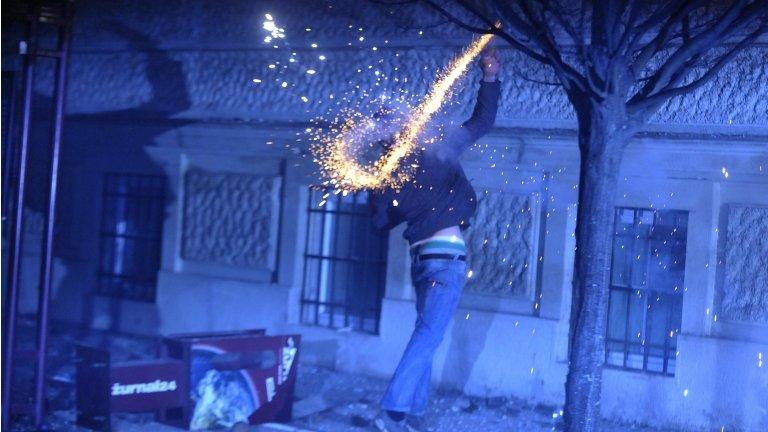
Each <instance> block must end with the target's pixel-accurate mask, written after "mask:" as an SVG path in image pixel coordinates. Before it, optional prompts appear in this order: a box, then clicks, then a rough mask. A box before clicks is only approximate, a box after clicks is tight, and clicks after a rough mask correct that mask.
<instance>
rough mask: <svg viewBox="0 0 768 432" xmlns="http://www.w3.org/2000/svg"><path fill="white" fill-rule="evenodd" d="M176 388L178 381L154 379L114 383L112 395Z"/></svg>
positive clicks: (155, 391) (154, 391) (164, 390)
mask: <svg viewBox="0 0 768 432" xmlns="http://www.w3.org/2000/svg"><path fill="white" fill-rule="evenodd" d="M175 390H176V381H162V380H159V379H158V380H154V381H150V382H147V383H136V384H120V383H114V384H112V396H124V395H132V394H139V393H162V392H172V391H175Z"/></svg>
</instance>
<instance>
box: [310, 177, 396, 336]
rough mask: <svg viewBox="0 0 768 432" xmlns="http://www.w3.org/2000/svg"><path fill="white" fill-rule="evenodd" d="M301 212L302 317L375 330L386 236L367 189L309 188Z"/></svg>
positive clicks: (339, 326)
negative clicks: (304, 216)
mask: <svg viewBox="0 0 768 432" xmlns="http://www.w3.org/2000/svg"><path fill="white" fill-rule="evenodd" d="M307 213H308V223H307V238H306V250H305V254H304V286H303V291H302V296H301V320H302V322H304V323H307V324H315V325H320V326H325V327H331V328H337V329H350V330H357V331H361V332H366V333H374V334H375V333H378V329H379V318H380V315H381V299H382V297H383V294H384V281H385V278H386V260H387V237H388V236H387V233H386V232H380V231H378V230H376V229H375V228H374V227H373V225H372V223H371V210H370V206H369V205H368V194H367V193H365V192H359V193H355V194H352V193H349V194H343V193H333V192H331V191H327V190H325V189H311V190H310V194H309V204H308V206H307Z"/></svg>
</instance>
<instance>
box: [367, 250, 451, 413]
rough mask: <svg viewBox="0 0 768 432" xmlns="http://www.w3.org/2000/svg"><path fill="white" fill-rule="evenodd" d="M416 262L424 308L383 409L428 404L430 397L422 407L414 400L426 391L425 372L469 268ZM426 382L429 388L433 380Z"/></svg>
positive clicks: (406, 409) (408, 409) (400, 409)
mask: <svg viewBox="0 0 768 432" xmlns="http://www.w3.org/2000/svg"><path fill="white" fill-rule="evenodd" d="M414 266H415V267H414V269H413V270H414V271H413V272H412V277H413V283H414V286H415V287H416V291H417V294H418V292H419V291H420V290H422V291H423V292H424V297H423V298H424V303H423V310H422V313H421V314H420V315H419V319H418V320H417V325H416V328H415V329H414V331H413V334H412V335H411V339H410V341H409V342H408V345H407V346H406V348H405V352H404V353H403V357H402V358H401V360H400V363H399V364H398V366H397V369H396V370H395V374H394V375H393V376H392V380H391V381H390V383H389V387H388V388H387V391H386V393H385V394H384V398H383V399H382V401H381V407H382V408H383V409H385V410H388V411H397V412H403V413H406V412H413V410H414V408H418V409H420V410H423V409H424V408H425V407H426V400H419V401H418V403H419V405H420V406H418V407H416V406H414V403H415V402H417V399H416V398H417V394H419V397H421V396H422V395H423V391H424V383H425V381H424V375H425V374H426V373H428V371H429V369H430V368H431V366H432V357H433V356H434V354H435V351H436V350H437V347H438V346H439V345H440V342H442V340H443V336H444V334H445V330H446V328H447V327H448V324H449V323H450V320H451V318H452V317H453V313H454V312H455V310H456V306H457V305H458V302H459V297H460V295H461V289H462V288H463V286H464V278H465V272H466V264H465V263H464V262H463V261H455V260H425V261H421V262H419V263H414ZM417 300H418V299H417ZM417 307H418V305H417ZM426 386H427V392H428V386H429V380H426Z"/></svg>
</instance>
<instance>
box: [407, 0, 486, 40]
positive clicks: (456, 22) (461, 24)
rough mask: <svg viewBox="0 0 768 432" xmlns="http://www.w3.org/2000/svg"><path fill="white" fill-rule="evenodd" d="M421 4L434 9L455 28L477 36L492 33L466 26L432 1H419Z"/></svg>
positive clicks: (484, 29) (480, 28)
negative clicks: (454, 25)
mask: <svg viewBox="0 0 768 432" xmlns="http://www.w3.org/2000/svg"><path fill="white" fill-rule="evenodd" d="M421 1H422V2H423V3H426V4H427V6H429V7H431V8H432V9H435V10H436V11H437V12H439V13H440V15H442V16H444V17H445V18H447V19H448V21H450V22H452V23H453V24H456V25H457V26H459V27H461V28H463V29H464V30H468V31H471V32H472V33H477V34H490V33H492V30H491V28H492V27H491V28H482V27H475V26H473V25H470V24H467V23H465V22H464V21H462V20H460V19H459V18H457V17H456V16H455V15H453V14H452V13H450V12H449V11H448V10H447V9H445V8H444V7H442V6H440V5H439V4H437V3H436V2H434V1H432V0H421Z"/></svg>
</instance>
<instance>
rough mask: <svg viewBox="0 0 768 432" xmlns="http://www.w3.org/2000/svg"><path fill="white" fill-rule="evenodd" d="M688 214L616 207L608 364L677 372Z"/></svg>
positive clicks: (609, 309) (649, 370) (668, 373)
mask: <svg viewBox="0 0 768 432" xmlns="http://www.w3.org/2000/svg"><path fill="white" fill-rule="evenodd" d="M687 226H688V213H687V212H684V211H677V210H651V209H637V208H626V207H624V208H617V209H616V220H615V230H614V237H613V259H612V263H611V286H610V298H609V303H608V325H607V335H606V358H605V363H606V365H608V366H616V367H619V368H624V369H630V370H639V371H646V372H652V373H660V374H665V375H674V374H675V365H676V357H677V335H678V333H679V332H680V324H681V319H682V308H683V291H684V285H683V275H684V273H685V247H686V237H687Z"/></svg>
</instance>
